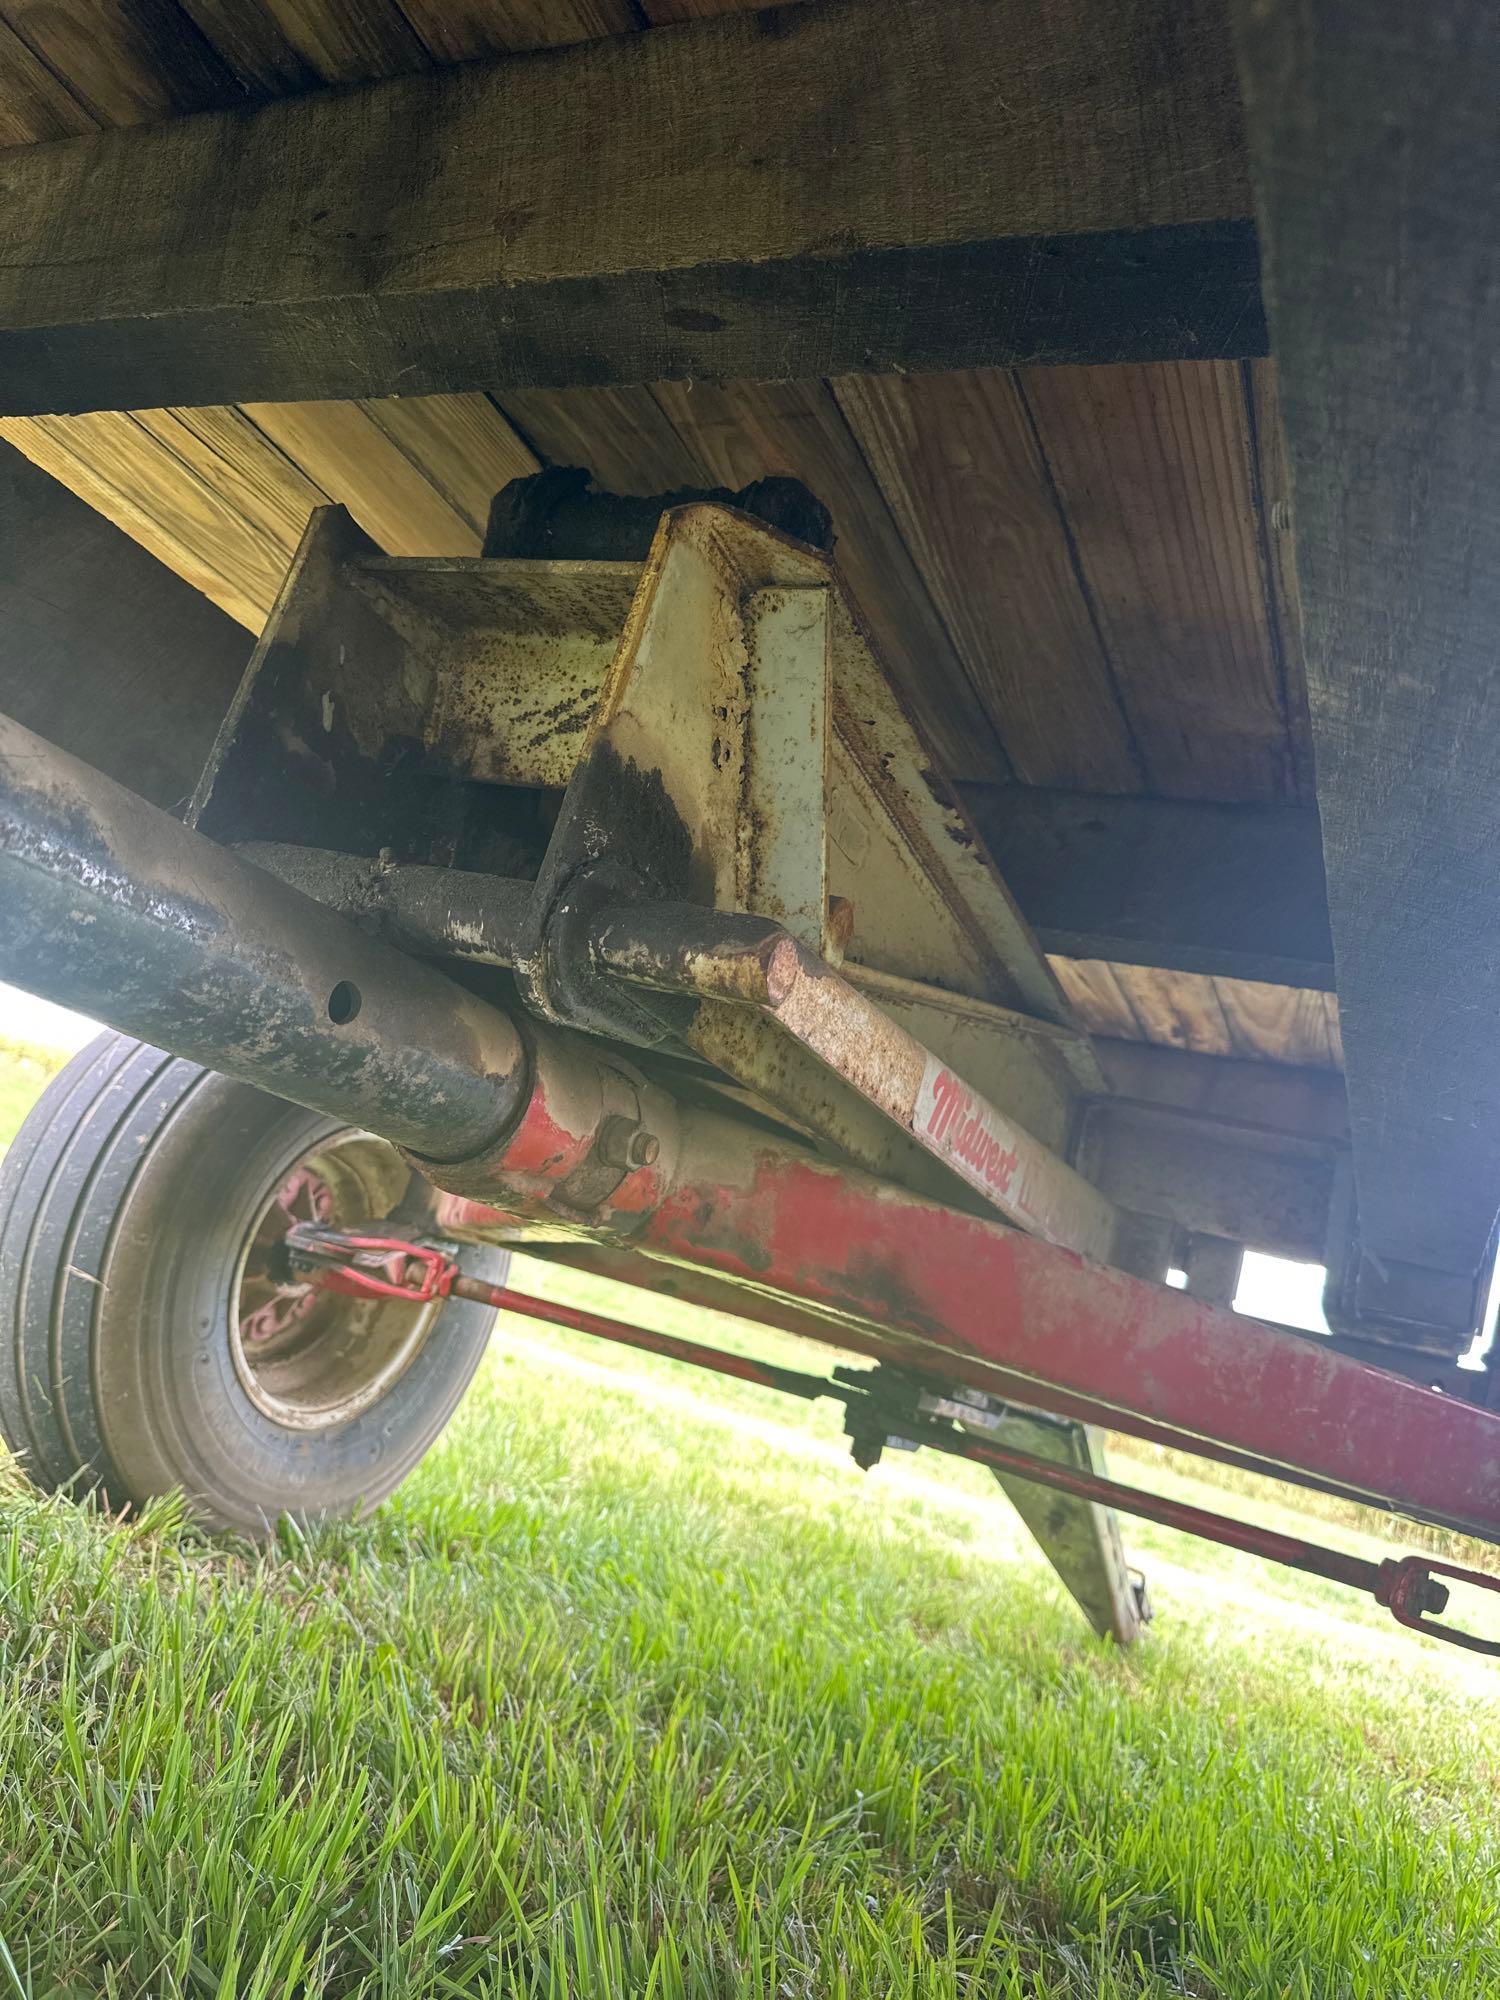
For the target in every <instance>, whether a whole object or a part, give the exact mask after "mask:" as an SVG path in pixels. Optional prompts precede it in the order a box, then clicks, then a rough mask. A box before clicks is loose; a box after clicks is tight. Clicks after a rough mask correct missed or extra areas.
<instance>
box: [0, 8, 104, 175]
mask: <svg viewBox="0 0 1500 2000" xmlns="http://www.w3.org/2000/svg"><path fill="white" fill-rule="evenodd" d="M98 126H99V120H98V119H97V118H94V117H93V116H91V115H90V113H89V112H87V111H86V110H85V109H84V107H83V106H82V105H81V104H80V103H79V101H78V99H77V98H76V97H75V96H74V95H73V93H72V91H70V90H69V89H68V87H67V85H66V84H65V83H64V82H63V80H62V79H61V77H59V76H56V75H54V73H53V72H52V71H51V70H50V69H48V67H47V65H46V64H45V63H44V62H43V61H42V59H41V57H40V56H39V55H37V53H36V52H35V50H34V49H32V48H31V47H30V46H29V45H28V43H26V42H25V41H24V40H23V39H22V38H21V36H20V35H18V34H17V33H16V31H15V29H14V28H13V27H12V26H11V25H10V23H9V21H7V20H5V19H4V17H3V16H0V146H30V145H33V144H34V143H35V142H36V141H37V140H41V139H69V138H74V137H76V136H77V135H78V134H80V133H83V132H93V131H96V130H97V129H98Z"/></svg>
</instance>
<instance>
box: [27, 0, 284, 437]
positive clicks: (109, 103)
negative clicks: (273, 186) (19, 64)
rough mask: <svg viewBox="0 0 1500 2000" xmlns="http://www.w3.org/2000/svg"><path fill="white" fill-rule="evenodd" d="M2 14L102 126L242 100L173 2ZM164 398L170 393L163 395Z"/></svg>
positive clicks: (54, 2) (91, 4)
mask: <svg viewBox="0 0 1500 2000" xmlns="http://www.w3.org/2000/svg"><path fill="white" fill-rule="evenodd" d="M0 20H3V21H4V22H5V23H6V25H7V26H8V27H9V28H10V29H11V30H12V31H13V33H14V34H15V35H16V36H17V37H19V39H20V40H21V41H22V42H24V43H25V44H26V46H27V47H28V48H29V49H30V50H31V52H32V53H33V55H34V56H36V57H37V59H38V60H39V61H40V62H41V63H43V64H44V65H45V66H46V68H47V69H49V70H50V71H51V72H52V74H53V75H54V76H57V77H60V78H62V79H64V80H65V82H66V85H67V89H68V92H69V95H70V96H72V97H73V98H75V99H76V100H77V102H78V103H79V104H81V105H82V106H83V107H84V109H85V110H86V111H87V112H88V113H89V115H90V118H91V119H92V120H93V121H94V122H95V123H96V124H98V125H102V126H109V125H138V124H145V123H148V122H151V121H154V120H157V119H162V118H172V117H175V116H177V115H178V114H180V113H182V112H186V111H201V110H211V109H215V108H218V107H221V106H232V105H238V104H242V103H243V102H244V98H245V93H244V91H243V89H242V88H241V86H240V84H239V82H238V80H237V78H236V77H235V75H234V73H233V71H232V70H231V69H230V67H229V65H228V64H227V63H225V62H224V61H223V60H222V59H221V57H220V56H219V55H218V53H217V52H216V51H215V50H214V49H212V48H211V47H210V46H209V44H208V43H207V42H206V41H205V40H204V38H203V36H202V35H200V34H199V33H198V31H197V29H196V28H195V27H194V25H193V23H192V21H191V20H190V19H189V17H188V16H187V14H186V13H184V11H183V10H182V8H181V7H179V6H178V5H177V4H176V0H131V4H130V5H129V6H100V5H99V4H97V0H43V4H37V0H0ZM162 400H165V399H162Z"/></svg>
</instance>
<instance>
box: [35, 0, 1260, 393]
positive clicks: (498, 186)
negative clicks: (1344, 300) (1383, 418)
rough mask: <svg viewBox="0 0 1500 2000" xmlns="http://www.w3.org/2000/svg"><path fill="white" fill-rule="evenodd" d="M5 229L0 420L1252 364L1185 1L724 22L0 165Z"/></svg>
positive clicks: (1222, 87) (944, 2)
mask: <svg viewBox="0 0 1500 2000" xmlns="http://www.w3.org/2000/svg"><path fill="white" fill-rule="evenodd" d="M768 21H772V22H774V23H775V28H774V31H772V30H771V29H770V28H769V27H768V25H767V24H768ZM204 47H205V49H206V48H207V44H204ZM200 101H201V100H200ZM997 104H1003V105H1004V106H1005V112H1006V115H1005V116H1003V117H997V116H996V115H995V112H996V105H997ZM622 105H628V107H629V115H628V116H626V115H622V113H621V106H622ZM123 113H124V115H128V113H129V107H128V106H126V107H123ZM111 115H113V113H112V114H111ZM0 202H3V204H4V208H5V213H6V230H7V255H6V258H5V261H4V265H3V267H0V409H5V410H8V411H13V412H43V411H59V410H78V409H83V408H97V407H100V406H107V407H114V408H140V407H160V406H164V405H181V404H184V403H200V402H202V403H222V402H227V401H231V400H255V401H270V400H277V401H280V400H292V399H296V400H304V399H309V398H328V397H334V396H373V395H379V394H382V393H388V392H391V391H397V390H399V391H401V392H403V393H421V392H424V391H440V390H449V389H460V388H500V387H505V386H508V385H536V384H545V383H556V382H605V381H649V380H653V379H657V378H673V379H683V378H687V377H695V376H703V375H712V376H724V375H730V374H734V375H743V376H748V377H763V378H764V377H774V376H789V375H803V376H808V375H823V374H826V373H830V372H836V371H842V370H849V369H871V368H873V369H880V368H886V369H890V368H893V367H915V368H928V369H931V368H938V367H945V366H955V365H968V364H982V363H993V362H1010V361H1016V360H1022V359H1030V360H1042V359H1045V360H1049V361H1059V360H1066V359H1073V360H1091V361H1097V360H1101V359H1105V358H1113V359H1124V358H1131V357H1135V356H1140V357H1145V356H1153V355H1162V354H1183V353H1206V354H1223V353H1241V352H1249V353H1254V352H1257V351H1259V350H1260V348H1261V347H1262V346H1263V334H1262V330H1261V326H1260V319H1259V307H1258V278H1257V275H1256V268H1255V246H1254V237H1253V230H1252V228H1251V225H1250V221H1249V217H1248V212H1247V211H1248V198H1247V194H1246V189H1245V183H1244V177H1243V170H1242V166H1241V162H1240V157H1239V146H1238V138H1237V109H1236V98H1235V91H1234V80H1233V72H1232V65H1231V62H1230V60H1229V51H1228V49H1227V46H1226V38H1225V34H1224V31H1223V25H1222V22H1221V20H1220V17H1219V10H1218V8H1217V6H1216V5H1215V4H1214V0H1188V4H1183V0H1125V4H1120V0H1054V4H1053V5H1050V6H1048V7H1046V8H1040V9H1039V8H1036V7H1034V6H1032V5H1031V4H1029V0H892V4H890V5H887V6H884V7H882V8H881V10H880V29H879V32H878V33H873V32H871V16H870V14H869V12H868V10H867V9H866V7H865V6H864V5H862V4H859V0H826V4H823V5H819V6H816V7H789V8H784V9H782V10H780V11H779V12H778V13H776V14H774V15H772V16H769V17H768V16H765V15H745V14H735V15H732V16H728V17H726V18H723V19H717V20H708V21H702V22H696V23H688V24H685V25H683V26H681V27H679V28H675V29H673V30H671V31H669V32H663V33H653V34H647V35H624V36H619V37H614V38H611V39H609V40H606V41H598V42H592V43H586V44H583V45H581V46H579V47H576V48H569V49H563V50H558V51H554V52H550V53H547V54H545V55H537V54H530V55H526V56H524V57H517V58H512V59H508V60H507V59H498V60H496V61H494V62H490V63H483V64H469V65H462V66H460V67H458V68H455V69H452V70H439V71H436V72H433V73H431V74H427V75H421V76H413V77H405V78H401V79H397V80H395V81H391V82H385V83H378V84H370V85H366V86H363V87H361V88H357V89H354V90H350V91H347V92H330V93H326V94H318V95H315V96H311V97H306V98H300V99H294V100H291V101H286V102H281V103H277V104H272V105H268V106H262V107H258V108H253V109H249V110H244V111H238V112H233V113H226V114H222V115H219V116H214V117H204V118H198V119H179V120H174V121H171V122H169V123H167V124H165V125H161V126H159V127H157V128H156V129H155V130H154V131H153V132H152V134H151V136H150V138H149V139H143V138H140V137H138V136H137V137H132V138H128V139H127V138H123V137H120V136H117V135H114V134H111V133H105V134H102V135H100V136H98V137H89V138H81V139H77V140H62V141H59V142H57V143H56V144H55V145H52V146H49V147H45V148H42V147H28V148H21V149H17V150H14V151H12V152H11V153H9V154H7V155H5V156H4V157H3V158H0ZM893 222H898V224H899V226H893Z"/></svg>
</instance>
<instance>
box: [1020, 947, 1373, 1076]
mask: <svg viewBox="0 0 1500 2000" xmlns="http://www.w3.org/2000/svg"><path fill="white" fill-rule="evenodd" d="M1048 963H1049V964H1050V965H1051V967H1052V970H1053V971H1054V972H1055V973H1056V974H1057V981H1058V984H1059V985H1060V986H1061V987H1062V990H1063V993H1064V994H1065V996H1066V997H1067V1000H1068V1004H1069V1005H1070V1006H1071V1007H1072V1008H1073V1011H1074V1012H1075V1013H1076V1014H1077V1016H1078V1019H1079V1021H1080V1023H1081V1024H1082V1025H1083V1026H1084V1027H1085V1028H1087V1029H1088V1030H1089V1032H1090V1033H1091V1034H1094V1035H1107V1036H1111V1037H1113V1038H1115V1039H1117V1040H1120V1041H1132V1042H1134V1041H1139V1042H1150V1043H1154V1044H1155V1045H1156V1046H1157V1047H1158V1048H1164V1049H1180V1050H1182V1051H1184V1052H1186V1053H1189V1054H1193V1055H1200V1056H1204V1057H1209V1058H1213V1059H1215V1060H1218V1059H1221V1058H1223V1057H1227V1056H1237V1057H1241V1058H1247V1059H1250V1060H1254V1061H1259V1062H1267V1063H1289V1064H1295V1065H1298V1066H1306V1067H1309V1068H1314V1069H1333V1068H1336V1067H1337V1065H1338V1059H1339V1053H1340V1051H1339V1044H1338V1041H1337V1037H1336V1036H1335V1035H1334V1034H1332V1033H1331V1032H1330V1025H1329V1023H1330V1012H1331V1010H1332V1008H1333V996H1332V995H1331V994H1327V993H1312V992H1306V991H1299V990H1298V989H1297V988H1294V987H1276V986H1268V985H1266V984H1264V983H1263V982H1261V981H1257V980H1249V979H1209V978H1206V977H1204V976H1203V975H1202V974H1200V973H1191V972H1164V971H1161V970H1158V969H1157V968H1154V967H1148V966H1140V965H1116V964H1110V963H1109V962H1107V961H1104V960H1099V959H1076V958H1050V959H1049V960H1048ZM1334 1018H1335V1019H1336V1014H1335V1015H1334Z"/></svg>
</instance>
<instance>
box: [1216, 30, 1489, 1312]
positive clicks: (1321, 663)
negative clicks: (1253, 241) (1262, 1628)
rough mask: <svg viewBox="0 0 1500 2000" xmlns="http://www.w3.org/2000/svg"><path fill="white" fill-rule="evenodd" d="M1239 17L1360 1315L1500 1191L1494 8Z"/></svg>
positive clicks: (1475, 1246) (1450, 1245)
mask: <svg viewBox="0 0 1500 2000" xmlns="http://www.w3.org/2000/svg"><path fill="white" fill-rule="evenodd" d="M1238 19H1239V25H1240V34H1241V46H1242V56H1243V63H1242V68H1243V76H1244V84H1245V96H1246V103H1247V108H1248V113H1249V119H1250V128H1251V133H1252V137H1253V149H1254V154H1255V163H1256V172H1257V181H1258V196H1259V205H1260V209H1261V215H1262V234H1263V243H1264V255H1265V261H1266V272H1267V282H1268V290H1269V298H1270V303H1271V311H1272V324H1273V329H1274V333H1275V339H1276V353H1277V363H1278V375H1279V378H1280V388H1281V402H1282V410H1283V414H1284V418H1285V424H1286V434H1287V443H1288V448H1289V452H1290V459H1291V467H1292V476H1293V484H1294V491H1295V515H1294V524H1295V538H1296V559H1297V574H1298V580H1299V583H1300V588H1301V595H1302V609H1303V624H1304V640H1305V647H1306V658H1307V676H1308V684H1309V692H1310V696H1311V703H1312V719H1313V735H1314V742H1315V746H1316V751H1317V780H1318V803H1319V809H1320V812H1321V814H1322V821H1323V841H1324V851H1325V859H1326V864H1327V873H1328V900H1329V911H1330V915H1331V918H1332V923H1333V936H1334V943H1335V947H1336V950H1337V953H1338V960H1339V992H1340V999H1341V1013H1342V1026H1343V1040H1344V1044H1345V1049H1346V1058H1347V1078H1348V1089H1349V1109H1350V1125H1351V1131H1352V1137H1353V1158H1354V1181H1355V1188H1356V1193H1357V1209H1358V1213H1357V1231H1358V1240H1359V1242H1360V1244H1361V1245H1362V1246H1363V1250H1364V1252H1365V1257H1364V1262H1363V1265H1362V1267H1361V1272H1360V1274H1359V1275H1358V1278H1357V1282H1356V1284H1355V1286H1354V1287H1353V1288H1352V1289H1353V1296H1354V1303H1355V1305H1356V1307H1357V1305H1358V1301H1359V1297H1360V1295H1361V1294H1362V1293H1363V1292H1364V1290H1365V1276H1366V1275H1367V1274H1368V1276H1369V1278H1370V1292H1369V1296H1370V1299H1371V1302H1372V1303H1373V1302H1374V1299H1375V1295H1376V1292H1377V1291H1378V1289H1379V1279H1380V1273H1381V1270H1382V1268H1383V1269H1385V1270H1387V1271H1389V1270H1391V1269H1393V1268H1399V1267H1400V1266H1402V1265H1406V1266H1422V1267H1427V1268H1428V1269H1429V1270H1431V1271H1433V1272H1434V1273H1455V1274H1464V1273H1472V1272H1474V1271H1476V1270H1477V1269H1478V1268H1479V1267H1480V1265H1481V1263H1482V1261H1483V1259H1484V1255H1485V1250H1486V1246H1487V1243H1488V1241H1489V1237H1490V1233H1491V1229H1492V1227H1493V1224H1494V1220H1495V1213H1496V1208H1497V1203H1500V1026H1497V1016H1496V1010H1495V1006H1494V1001H1493V995H1494V992H1495V990H1496V984H1497V981H1500V806H1497V794H1496V784H1495V769H1494V739H1495V717H1496V712H1497V711H1496V701H1497V685H1500V684H1497V677H1496V659H1497V653H1496V644H1497V641H1496V635H1497V633H1500V478H1497V467H1500V398H1497V396H1496V393H1495V369H1494V349H1495V329H1496V326H1497V325H1500V264H1497V262H1496V258H1495V252H1494V243H1495V236H1496V231H1497V228H1500V120H1497V118H1496V115H1495V107H1496V104H1497V102H1500V13H1497V11H1496V10H1495V9H1494V8H1493V7H1491V6H1488V5H1484V4H1480V0H1436V4H1433V5H1430V6H1427V7H1420V8H1414V7H1410V6H1407V5H1404V4H1402V0H1358V3H1357V4H1356V0H1319V4H1316V5H1314V4H1312V0H1254V4H1251V0H1244V4H1242V5H1241V6H1240V7H1239V9H1238ZM1450 1289H1451V1287H1450ZM1434 1296H1436V1288H1435V1290H1434ZM1348 1299H1349V1293H1348V1292H1347V1291H1346V1304H1347V1303H1348ZM1408 1309H1409V1302H1408Z"/></svg>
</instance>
